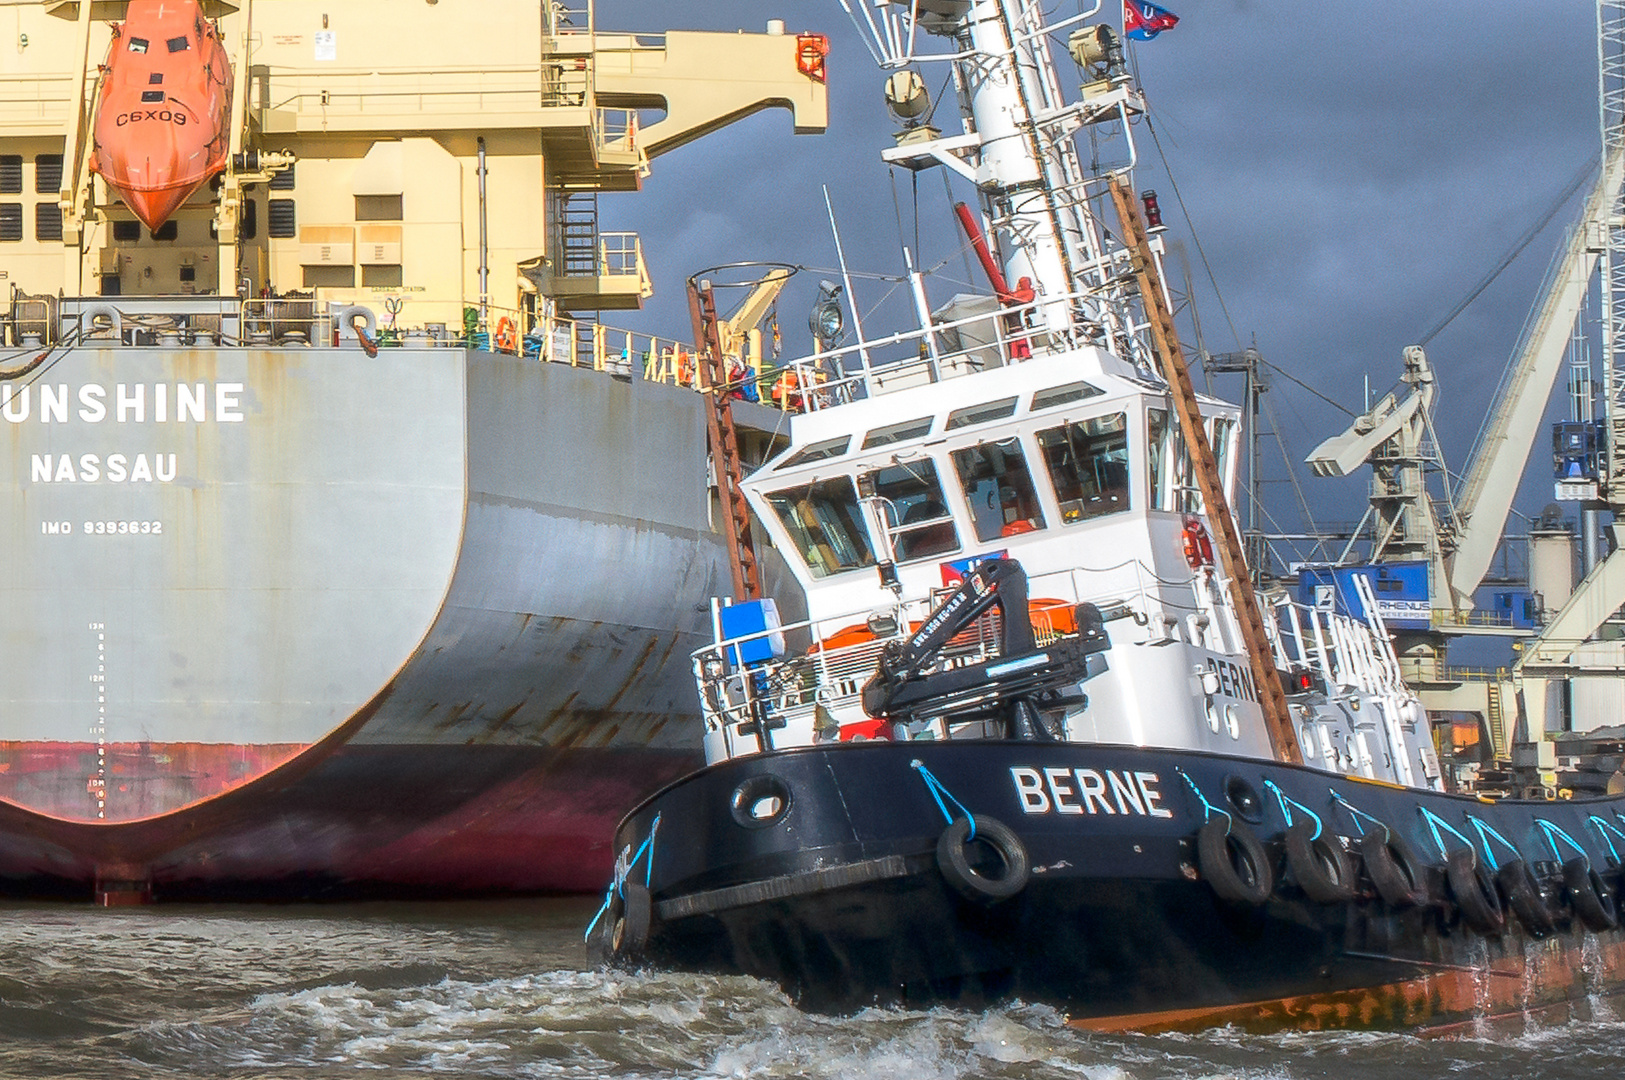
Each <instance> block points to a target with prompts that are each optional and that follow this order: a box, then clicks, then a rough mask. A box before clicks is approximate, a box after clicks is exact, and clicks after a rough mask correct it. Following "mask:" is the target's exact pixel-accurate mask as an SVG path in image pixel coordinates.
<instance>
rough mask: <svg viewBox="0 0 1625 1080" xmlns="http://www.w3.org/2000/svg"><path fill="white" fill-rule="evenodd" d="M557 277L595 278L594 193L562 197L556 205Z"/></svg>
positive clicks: (596, 253) (595, 196)
mask: <svg viewBox="0 0 1625 1080" xmlns="http://www.w3.org/2000/svg"><path fill="white" fill-rule="evenodd" d="M558 228H559V276H560V277H597V276H598V274H599V268H598V263H599V258H598V193H597V192H594V191H576V192H570V193H568V194H566V195H565V196H564V198H563V200H562V202H561V203H560V205H559V220H558Z"/></svg>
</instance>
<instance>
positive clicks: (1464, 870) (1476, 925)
mask: <svg viewBox="0 0 1625 1080" xmlns="http://www.w3.org/2000/svg"><path fill="white" fill-rule="evenodd" d="M1444 878H1445V881H1446V883H1447V884H1448V885H1449V886H1450V895H1451V896H1452V897H1453V898H1454V899H1455V901H1456V908H1457V910H1458V911H1460V912H1461V918H1462V921H1463V922H1465V923H1466V924H1467V925H1468V926H1469V927H1471V928H1472V929H1474V930H1476V931H1478V932H1479V933H1480V934H1484V935H1486V936H1492V935H1496V934H1499V933H1501V931H1502V930H1505V929H1506V913H1505V912H1504V911H1503V910H1502V909H1501V894H1500V892H1499V891H1497V890H1496V887H1495V882H1494V880H1493V879H1491V877H1490V875H1489V871H1487V870H1485V869H1484V868H1483V867H1482V866H1480V865H1479V863H1478V853H1477V852H1475V851H1471V850H1469V849H1467V848H1457V849H1456V850H1455V851H1452V852H1451V853H1450V854H1449V856H1448V857H1446V859H1445V861H1444Z"/></svg>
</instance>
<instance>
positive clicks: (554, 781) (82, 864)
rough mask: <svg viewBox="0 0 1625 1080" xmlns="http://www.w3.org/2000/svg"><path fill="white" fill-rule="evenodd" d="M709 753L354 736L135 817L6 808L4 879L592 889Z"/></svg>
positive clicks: (286, 889) (36, 888) (473, 892)
mask: <svg viewBox="0 0 1625 1080" xmlns="http://www.w3.org/2000/svg"><path fill="white" fill-rule="evenodd" d="M699 764H700V758H699V754H698V753H697V752H692V753H690V752H679V751H659V750H648V749H607V750H586V749H581V750H562V751H561V750H553V749H547V748H530V747H507V746H462V747H456V746H365V745H364V746H355V745H350V746H344V747H340V748H339V749H338V750H336V751H335V752H334V753H333V754H332V755H331V756H330V757H327V758H326V759H325V760H323V761H321V762H320V763H319V764H317V765H316V766H315V767H313V768H312V769H310V770H309V771H308V772H305V773H304V774H303V775H301V776H299V777H297V778H295V779H292V780H291V781H289V782H288V783H286V784H285V785H283V786H281V787H278V788H274V789H257V790H252V791H242V792H237V793H233V794H234V795H236V796H238V797H236V798H228V799H227V800H222V801H220V802H219V803H216V804H208V805H206V806H204V807H200V808H196V809H194V810H190V811H186V812H182V813H177V814H172V815H168V816H166V817H162V818H157V819H152V820H148V821H143V822H132V823H130V824H128V825H78V824H71V823H65V822H62V821H60V820H53V819H50V818H46V817H43V816H41V815H37V814H32V813H29V812H28V811H25V810H21V809H20V808H17V807H15V806H10V805H6V806H3V807H0V889H4V890H6V891H8V892H11V893H12V894H14V895H51V896H62V897H71V898H84V899H91V898H92V897H95V898H97V899H99V900H101V902H103V903H119V902H143V901H145V900H148V899H152V900H159V901H162V900H288V899H309V900H317V899H353V898H363V897H385V896H387V897H417V896H423V897H431V896H432V897H447V896H491V895H501V894H537V893H582V892H594V891H596V890H598V889H601V888H602V887H603V885H604V883H605V882H606V881H607V880H608V879H609V877H610V870H611V866H612V864H613V861H614V852H613V850H612V848H611V838H612V834H613V832H614V829H615V825H616V822H617V821H618V820H619V819H620V817H621V816H622V815H623V814H625V813H626V812H627V811H628V810H630V809H631V808H632V806H633V805H635V804H636V803H637V802H638V801H639V800H641V799H642V798H643V797H644V796H646V795H648V794H650V793H652V792H653V791H655V790H656V789H657V788H659V787H661V786H663V785H665V784H666V783H669V782H670V781H671V780H674V779H676V778H677V777H678V776H681V775H683V774H684V773H686V772H689V771H691V770H692V769H694V768H696V767H698V765H699Z"/></svg>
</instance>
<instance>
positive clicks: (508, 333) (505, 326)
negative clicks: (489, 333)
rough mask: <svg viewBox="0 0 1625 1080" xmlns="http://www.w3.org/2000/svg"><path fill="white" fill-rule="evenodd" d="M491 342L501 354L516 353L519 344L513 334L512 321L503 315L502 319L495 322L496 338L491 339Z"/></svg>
mask: <svg viewBox="0 0 1625 1080" xmlns="http://www.w3.org/2000/svg"><path fill="white" fill-rule="evenodd" d="M492 341H493V342H495V344H496V347H497V348H499V349H501V350H502V351H503V352H517V351H518V349H517V346H518V344H519V338H518V336H517V335H516V333H515V330H514V325H513V320H512V319H510V318H508V317H507V316H506V315H504V316H502V318H500V319H498V320H497V332H496V336H495V337H494V338H492Z"/></svg>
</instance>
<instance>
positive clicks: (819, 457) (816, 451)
mask: <svg viewBox="0 0 1625 1080" xmlns="http://www.w3.org/2000/svg"><path fill="white" fill-rule="evenodd" d="M272 235H275V234H274V233H273V234H272ZM851 444H852V436H850V435H842V436H839V437H838V438H834V439H825V440H824V441H823V442H815V443H813V444H812V445H811V446H809V447H807V448H806V449H804V450H800V451H797V452H796V453H795V454H794V455H793V456H792V457H790V458H789V459H788V460H787V461H785V463H784V464H783V465H780V466H778V468H780V469H789V468H793V467H794V466H797V465H806V464H808V463H809V462H813V461H824V460H827V459H829V458H832V457H840V456H841V455H842V454H844V453H846V448H847V447H848V446H850V445H851Z"/></svg>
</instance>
